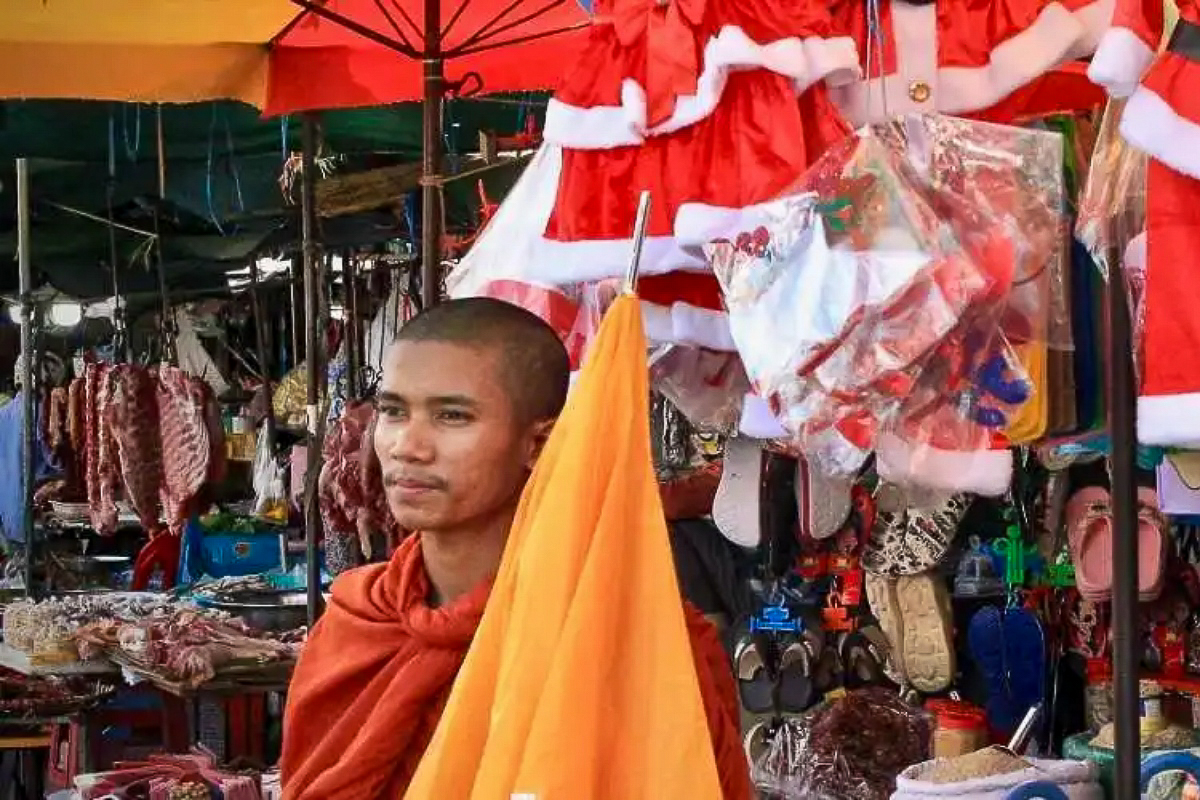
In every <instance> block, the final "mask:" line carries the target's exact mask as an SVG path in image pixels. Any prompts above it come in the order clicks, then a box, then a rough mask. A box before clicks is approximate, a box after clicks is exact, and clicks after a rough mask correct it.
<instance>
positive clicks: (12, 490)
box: [0, 392, 60, 542]
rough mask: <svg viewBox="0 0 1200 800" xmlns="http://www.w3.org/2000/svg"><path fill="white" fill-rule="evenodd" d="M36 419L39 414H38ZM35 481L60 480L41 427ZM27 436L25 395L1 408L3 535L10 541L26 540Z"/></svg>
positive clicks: (36, 435)
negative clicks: (24, 445)
mask: <svg viewBox="0 0 1200 800" xmlns="http://www.w3.org/2000/svg"><path fill="white" fill-rule="evenodd" d="M38 405H40V404H38ZM34 417H35V419H36V418H37V412H36V410H35V413H34ZM33 427H34V447H33V481H34V484H35V485H36V484H39V483H41V482H42V481H45V480H49V479H50V478H53V477H56V476H57V475H58V474H59V473H60V466H59V464H58V462H57V460H56V459H55V458H54V454H53V453H52V452H51V450H50V448H49V446H48V445H47V443H46V438H45V434H44V432H43V430H42V426H41V425H34V426H33ZM24 436H25V400H24V395H23V394H22V392H17V396H16V397H14V398H13V399H12V400H10V401H9V402H8V403H6V404H5V405H4V406H3V407H0V533H2V534H3V535H4V538H5V539H7V540H8V541H10V542H23V541H25V526H24V517H23V514H22V511H23V509H24V508H25V471H24V469H22V465H21V462H22V458H23V457H22V454H21V451H22V446H21V443H22V442H23V441H24Z"/></svg>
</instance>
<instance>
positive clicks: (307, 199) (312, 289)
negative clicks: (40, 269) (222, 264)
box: [300, 114, 324, 626]
mask: <svg viewBox="0 0 1200 800" xmlns="http://www.w3.org/2000/svg"><path fill="white" fill-rule="evenodd" d="M301 134H302V135H301V138H302V142H303V155H302V158H303V166H304V168H303V173H302V175H301V181H302V185H301V193H300V196H301V214H302V219H301V237H302V245H303V255H304V339H305V347H304V349H305V353H306V356H307V359H308V396H307V399H306V401H305V403H306V406H307V408H306V411H307V421H308V467H307V469H305V473H304V474H305V479H304V543H305V548H304V549H305V555H306V560H307V567H308V624H309V625H310V626H311V625H315V624H316V622H317V618H318V617H319V616H320V613H321V561H320V554H319V552H318V549H317V540H318V539H319V538H320V535H321V514H320V509H319V508H318V506H317V476H318V475H320V460H321V440H320V427H321V426H320V424H319V422H320V407H321V375H322V373H323V372H324V365H323V364H322V359H321V343H320V342H321V339H320V337H321V335H322V333H323V332H322V331H321V330H320V329H319V327H318V322H319V319H320V303H321V291H322V287H321V282H322V280H323V278H322V275H321V273H322V272H323V267H324V262H323V260H322V259H321V254H320V253H319V252H318V244H317V219H316V197H315V186H316V172H317V165H316V138H317V131H316V122H315V120H314V118H313V115H312V114H305V115H304V123H303V126H302V130H301Z"/></svg>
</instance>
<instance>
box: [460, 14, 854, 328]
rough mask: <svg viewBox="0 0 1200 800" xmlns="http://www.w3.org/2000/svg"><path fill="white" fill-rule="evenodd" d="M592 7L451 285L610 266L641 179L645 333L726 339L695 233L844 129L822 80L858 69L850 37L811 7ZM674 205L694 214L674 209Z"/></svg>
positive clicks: (714, 231) (613, 270) (605, 274)
mask: <svg viewBox="0 0 1200 800" xmlns="http://www.w3.org/2000/svg"><path fill="white" fill-rule="evenodd" d="M595 13H596V22H595V24H594V25H593V26H592V28H591V30H590V31H589V37H588V45H587V47H586V48H585V50H584V52H583V53H582V54H581V55H580V57H579V60H578V62H576V65H574V66H573V67H572V69H571V71H570V72H569V73H568V74H567V76H566V77H565V79H564V82H563V85H562V87H561V88H560V89H559V90H558V92H557V93H556V94H555V96H554V98H553V99H552V100H551V102H550V104H549V107H548V109H547V112H546V124H545V131H544V138H545V142H546V144H545V145H544V147H543V148H542V151H541V152H540V153H539V154H538V156H536V157H535V158H534V160H533V162H531V164H530V165H529V167H528V168H527V169H526V171H525V174H524V175H523V176H522V179H521V181H520V182H519V183H518V185H517V187H515V188H514V191H513V193H512V195H511V196H510V197H509V199H508V200H506V202H505V203H504V204H503V205H502V206H501V208H500V210H499V212H498V213H497V215H496V217H495V218H494V219H493V220H492V222H491V224H490V225H489V227H488V229H487V230H485V231H484V233H483V234H482V236H481V237H480V239H479V241H478V242H477V243H476V245H475V247H474V248H473V249H472V251H471V253H469V254H468V255H467V257H466V258H465V259H464V261H463V264H462V265H461V266H460V267H459V269H458V270H457V272H458V279H457V280H458V281H459V283H458V288H457V289H452V294H454V295H455V296H466V295H469V294H478V293H483V294H487V293H489V292H490V291H491V289H489V287H488V284H489V282H499V281H503V280H509V281H519V282H521V283H524V284H527V285H529V286H532V287H535V288H537V287H562V286H571V285H574V284H579V283H583V282H591V281H602V280H605V279H610V278H617V277H619V276H621V275H622V274H624V271H625V268H626V266H627V264H628V261H629V257H630V253H631V248H632V240H631V236H632V232H633V227H634V218H635V215H636V210H637V205H638V196H639V193H640V191H641V190H649V191H650V193H651V198H652V204H651V209H650V216H649V220H648V225H647V231H646V240H645V243H644V248H643V251H642V258H641V276H642V283H641V285H640V287H639V289H640V290H641V292H640V293H641V297H642V300H643V313H644V317H645V320H646V333H647V335H648V336H649V338H650V339H651V340H653V341H658V342H671V343H677V344H685V345H695V346H702V347H707V348H714V349H722V350H732V349H733V344H732V340H731V338H730V336H729V330H728V323H727V321H726V320H725V319H724V315H723V314H722V313H721V308H722V306H721V299H720V293H719V289H718V287H717V285H716V282H715V281H714V280H712V276H711V272H710V270H709V267H708V264H707V262H706V260H705V258H704V255H703V253H702V252H701V249H700V247H699V246H698V244H697V243H703V242H705V241H707V240H708V239H709V238H712V237H719V236H721V235H723V234H725V233H729V232H730V230H729V226H730V224H731V223H730V214H731V213H736V212H737V211H739V210H741V209H743V208H746V207H748V206H752V205H755V204H758V203H762V202H766V201H769V200H772V199H774V198H775V197H777V196H778V195H780V194H781V193H782V192H783V191H784V190H786V189H787V188H788V187H789V186H790V184H791V183H792V182H793V181H794V180H795V179H796V178H797V177H798V176H799V175H800V174H801V173H802V172H803V171H804V170H805V169H806V168H807V167H808V166H809V165H810V164H812V163H813V161H815V160H816V158H817V157H818V156H820V154H821V153H822V152H824V151H825V149H826V148H827V147H829V146H830V145H831V144H833V143H835V142H837V141H839V140H841V139H843V138H844V137H845V136H847V135H848V134H849V133H850V129H849V127H848V126H847V125H846V124H845V122H844V120H843V119H842V118H841V116H840V115H839V113H838V111H837V109H836V108H835V107H834V105H833V104H832V102H831V101H830V99H829V95H828V91H827V89H826V83H829V84H830V85H839V84H842V83H845V82H848V81H852V80H855V79H856V78H857V77H858V55H857V54H856V52H855V49H854V42H853V41H852V40H851V39H850V38H849V37H847V36H840V35H836V34H835V33H834V32H833V28H832V23H831V20H830V17H829V13H828V10H827V8H826V5H825V4H824V3H818V2H799V3H784V2H780V0H670V2H654V1H653V0H601V2H597V3H596V7H595ZM700 165H703V167H702V168H701V166H700ZM685 203H687V204H693V205H694V206H696V207H698V208H701V209H703V213H699V214H693V215H690V216H689V217H688V218H687V219H681V218H679V216H678V211H679V209H680V207H681V206H683V205H684V204H685ZM510 207H511V209H512V210H513V212H514V213H506V211H508V210H509V209H510ZM517 212H519V213H517ZM471 273H474V274H473V275H471V277H472V279H471V280H463V276H464V275H467V274H471ZM452 280H454V279H452Z"/></svg>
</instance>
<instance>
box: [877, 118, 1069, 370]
mask: <svg viewBox="0 0 1200 800" xmlns="http://www.w3.org/2000/svg"><path fill="white" fill-rule="evenodd" d="M874 133H875V135H877V136H879V137H880V138H881V139H883V140H884V141H885V142H887V143H888V144H889V145H890V146H892V147H893V148H895V149H896V152H897V153H899V154H901V155H902V156H903V157H904V158H906V159H907V161H908V163H909V164H910V165H911V166H912V168H913V171H914V172H915V174H916V176H917V177H918V179H919V180H921V181H922V182H923V183H924V184H925V185H926V187H927V188H928V194H927V196H928V197H929V199H930V202H931V203H932V204H934V206H935V208H936V207H937V205H938V204H939V198H940V197H944V196H945V195H946V193H947V192H948V193H949V194H950V195H951V196H956V197H958V198H961V200H962V201H963V202H965V203H966V204H968V205H970V206H973V207H975V208H978V209H980V210H982V211H983V212H984V213H986V214H987V215H988V216H989V217H990V218H992V219H994V220H999V221H1002V223H1003V224H1004V225H1006V226H1007V227H1008V229H1009V230H1010V232H1011V234H1012V242H1013V245H1014V255H1015V259H1016V261H1015V271H1014V276H1013V285H1012V289H1011V291H1010V293H1009V303H1008V308H1007V309H1006V310H1005V313H1004V317H1003V318H1002V320H1001V323H1002V325H1001V330H1002V332H1003V334H1004V336H1005V337H1006V338H1007V340H1008V341H1009V343H1010V344H1012V345H1017V346H1019V345H1022V344H1025V343H1028V342H1038V343H1047V344H1049V345H1050V346H1051V347H1055V348H1057V349H1070V347H1071V339H1070V331H1071V322H1070V317H1069V315H1068V311H1067V306H1066V303H1065V298H1064V301H1063V302H1060V303H1059V304H1053V303H1052V300H1053V298H1054V296H1055V292H1054V290H1053V289H1052V286H1053V278H1054V276H1056V275H1057V276H1058V281H1059V287H1058V288H1059V289H1060V290H1061V289H1062V280H1063V276H1064V272H1063V264H1064V262H1065V256H1066V251H1065V236H1064V232H1065V228H1064V224H1065V218H1064V216H1063V210H1064V208H1065V204H1064V196H1063V139H1062V136H1061V134H1059V133H1057V132H1053V131H1046V130H1036V129H1031V128H1017V127H1012V126H1007V125H995V124H992V123H987V122H977V121H974V120H967V119H960V118H958V117H946V116H941V115H937V114H913V115H907V116H903V117H899V118H897V119H895V120H893V121H891V122H889V123H886V124H883V125H879V126H876V127H875V128H874ZM1060 295H1061V292H1060Z"/></svg>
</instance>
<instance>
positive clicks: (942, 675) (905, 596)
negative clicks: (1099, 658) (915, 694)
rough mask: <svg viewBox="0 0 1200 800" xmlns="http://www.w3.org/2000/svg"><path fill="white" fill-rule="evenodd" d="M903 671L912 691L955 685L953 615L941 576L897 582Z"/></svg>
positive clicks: (929, 691)
mask: <svg viewBox="0 0 1200 800" xmlns="http://www.w3.org/2000/svg"><path fill="white" fill-rule="evenodd" d="M896 598H897V600H898V601H899V606H900V621H901V625H902V627H903V633H902V634H901V636H902V639H903V646H902V649H901V652H902V653H903V658H904V672H905V674H906V675H907V676H908V680H909V683H911V684H912V685H913V688H915V689H917V690H918V691H921V692H924V693H925V694H933V693H935V692H941V691H944V690H945V689H947V688H949V687H950V684H951V683H953V682H954V674H955V663H954V616H953V610H952V609H951V607H950V594H949V592H948V591H946V583H945V581H944V580H943V579H942V577H941V576H940V575H937V574H935V573H933V572H923V573H921V574H920V575H905V576H903V577H901V578H899V579H898V580H897V581H896Z"/></svg>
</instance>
